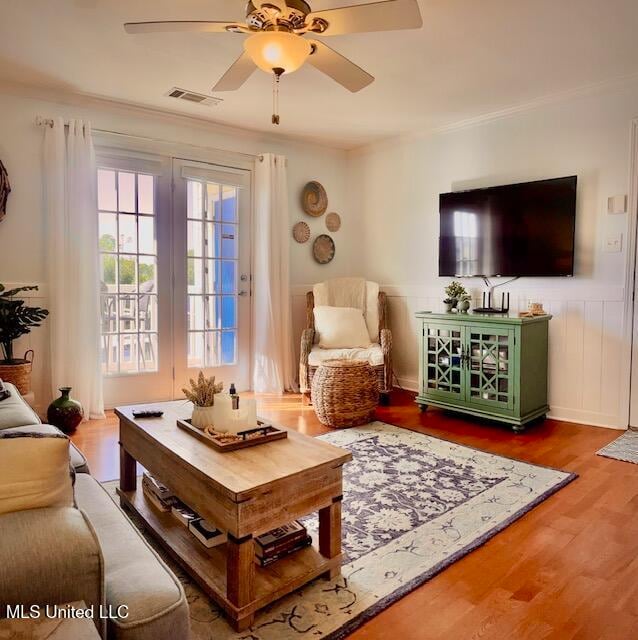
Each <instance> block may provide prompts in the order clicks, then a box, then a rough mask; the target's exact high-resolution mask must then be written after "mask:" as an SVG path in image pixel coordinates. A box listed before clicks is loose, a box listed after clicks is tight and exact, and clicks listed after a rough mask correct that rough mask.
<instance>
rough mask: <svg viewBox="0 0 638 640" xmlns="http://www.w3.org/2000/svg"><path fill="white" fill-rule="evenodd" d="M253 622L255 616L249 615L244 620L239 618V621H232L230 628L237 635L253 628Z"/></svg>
mask: <svg viewBox="0 0 638 640" xmlns="http://www.w3.org/2000/svg"><path fill="white" fill-rule="evenodd" d="M254 621H255V614H254V613H253V614H251V615H249V616H246V617H245V618H240V619H239V620H233V621H232V626H233V629H235V631H237V633H241V632H242V631H246V629H249V628H250V627H252V626H253V622H254Z"/></svg>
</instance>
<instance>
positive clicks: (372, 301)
mask: <svg viewBox="0 0 638 640" xmlns="http://www.w3.org/2000/svg"><path fill="white" fill-rule="evenodd" d="M315 304H317V305H326V304H327V305H329V306H335V307H354V308H360V309H361V311H362V312H363V315H364V318H365V321H366V325H367V327H368V331H369V334H370V345H369V346H368V347H367V348H361V347H354V348H341V349H322V348H320V347H319V344H318V343H319V336H318V335H317V332H316V330H315V317H314V308H315ZM387 318H388V315H387V301H386V295H385V293H383V292H382V291H379V285H378V284H377V283H376V282H366V281H365V280H363V279H355V278H335V279H333V280H327V281H325V282H322V283H319V284H316V285H315V286H314V287H313V290H312V291H309V292H308V293H307V294H306V328H305V329H304V331H303V333H302V335H301V352H300V354H301V355H300V361H299V384H300V386H301V391H302V393H303V394H304V396H306V397H308V396H309V394H310V389H311V386H312V379H313V377H314V375H315V372H316V371H317V368H318V367H319V365H320V364H321V362H322V361H323V360H332V359H337V358H338V359H346V360H367V361H368V362H369V363H370V366H371V367H372V368H373V369H374V371H375V373H376V375H377V379H378V381H379V392H380V393H381V397H382V401H387V400H388V396H389V393H390V390H391V389H392V333H391V331H390V329H389V328H388V326H387V325H388V320H387Z"/></svg>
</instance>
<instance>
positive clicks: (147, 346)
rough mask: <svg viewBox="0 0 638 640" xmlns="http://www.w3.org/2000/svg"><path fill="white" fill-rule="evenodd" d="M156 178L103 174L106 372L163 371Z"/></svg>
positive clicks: (102, 285)
mask: <svg viewBox="0 0 638 640" xmlns="http://www.w3.org/2000/svg"><path fill="white" fill-rule="evenodd" d="M156 187H157V185H156V178H155V176H153V175H148V174H145V173H137V172H134V171H120V170H115V169H99V170H98V209H99V218H100V219H99V248H100V278H101V283H100V293H101V324H102V338H101V339H102V370H103V372H104V373H105V374H106V375H114V374H123V373H124V374H125V373H142V372H149V371H157V370H158V315H157V314H158V303H157V242H156V217H155V214H156Z"/></svg>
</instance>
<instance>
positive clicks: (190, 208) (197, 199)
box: [186, 180, 204, 220]
mask: <svg viewBox="0 0 638 640" xmlns="http://www.w3.org/2000/svg"><path fill="white" fill-rule="evenodd" d="M186 189H187V198H186V199H187V202H186V215H187V216H188V217H189V218H193V219H195V220H201V218H202V214H203V213H204V202H203V200H202V185H201V183H199V182H195V181H194V180H188V182H187V183H186Z"/></svg>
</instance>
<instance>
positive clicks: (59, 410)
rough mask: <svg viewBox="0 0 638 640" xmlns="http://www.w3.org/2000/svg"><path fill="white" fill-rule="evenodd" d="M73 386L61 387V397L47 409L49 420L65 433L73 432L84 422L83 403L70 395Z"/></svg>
mask: <svg viewBox="0 0 638 640" xmlns="http://www.w3.org/2000/svg"><path fill="white" fill-rule="evenodd" d="M70 393H71V387H60V394H61V395H60V397H59V398H58V399H57V400H54V401H53V402H52V403H51V404H50V405H49V408H48V409H47V422H48V423H49V424H52V425H53V426H54V427H57V428H58V429H60V431H63V432H64V433H67V434H69V433H73V432H74V431H75V430H76V429H77V426H78V425H79V424H80V422H82V418H83V417H84V411H83V410H82V405H81V404H80V403H79V402H78V401H77V400H73V398H71V397H70V396H69V394H70Z"/></svg>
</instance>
